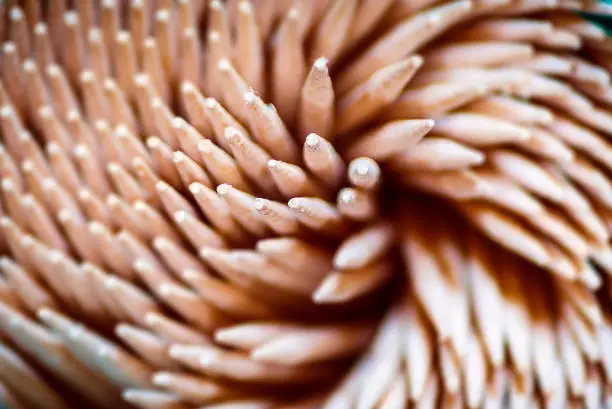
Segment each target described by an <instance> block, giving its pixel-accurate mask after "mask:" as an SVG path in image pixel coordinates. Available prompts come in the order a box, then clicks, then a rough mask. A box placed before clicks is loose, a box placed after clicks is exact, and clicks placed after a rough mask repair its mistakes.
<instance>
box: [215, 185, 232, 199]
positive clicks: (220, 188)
mask: <svg viewBox="0 0 612 409" xmlns="http://www.w3.org/2000/svg"><path fill="white" fill-rule="evenodd" d="M231 188H232V185H229V184H227V183H222V184H220V185H219V186H217V193H218V194H220V195H221V196H225V195H227V194H228V193H229V191H230V189H231Z"/></svg>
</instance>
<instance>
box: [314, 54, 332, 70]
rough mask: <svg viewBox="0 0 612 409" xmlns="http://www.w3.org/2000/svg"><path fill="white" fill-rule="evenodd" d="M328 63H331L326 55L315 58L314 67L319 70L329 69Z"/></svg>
mask: <svg viewBox="0 0 612 409" xmlns="http://www.w3.org/2000/svg"><path fill="white" fill-rule="evenodd" d="M327 63H329V60H328V59H327V58H325V57H319V58H317V59H316V60H315V62H314V67H315V68H316V69H318V70H321V71H323V70H327Z"/></svg>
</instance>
